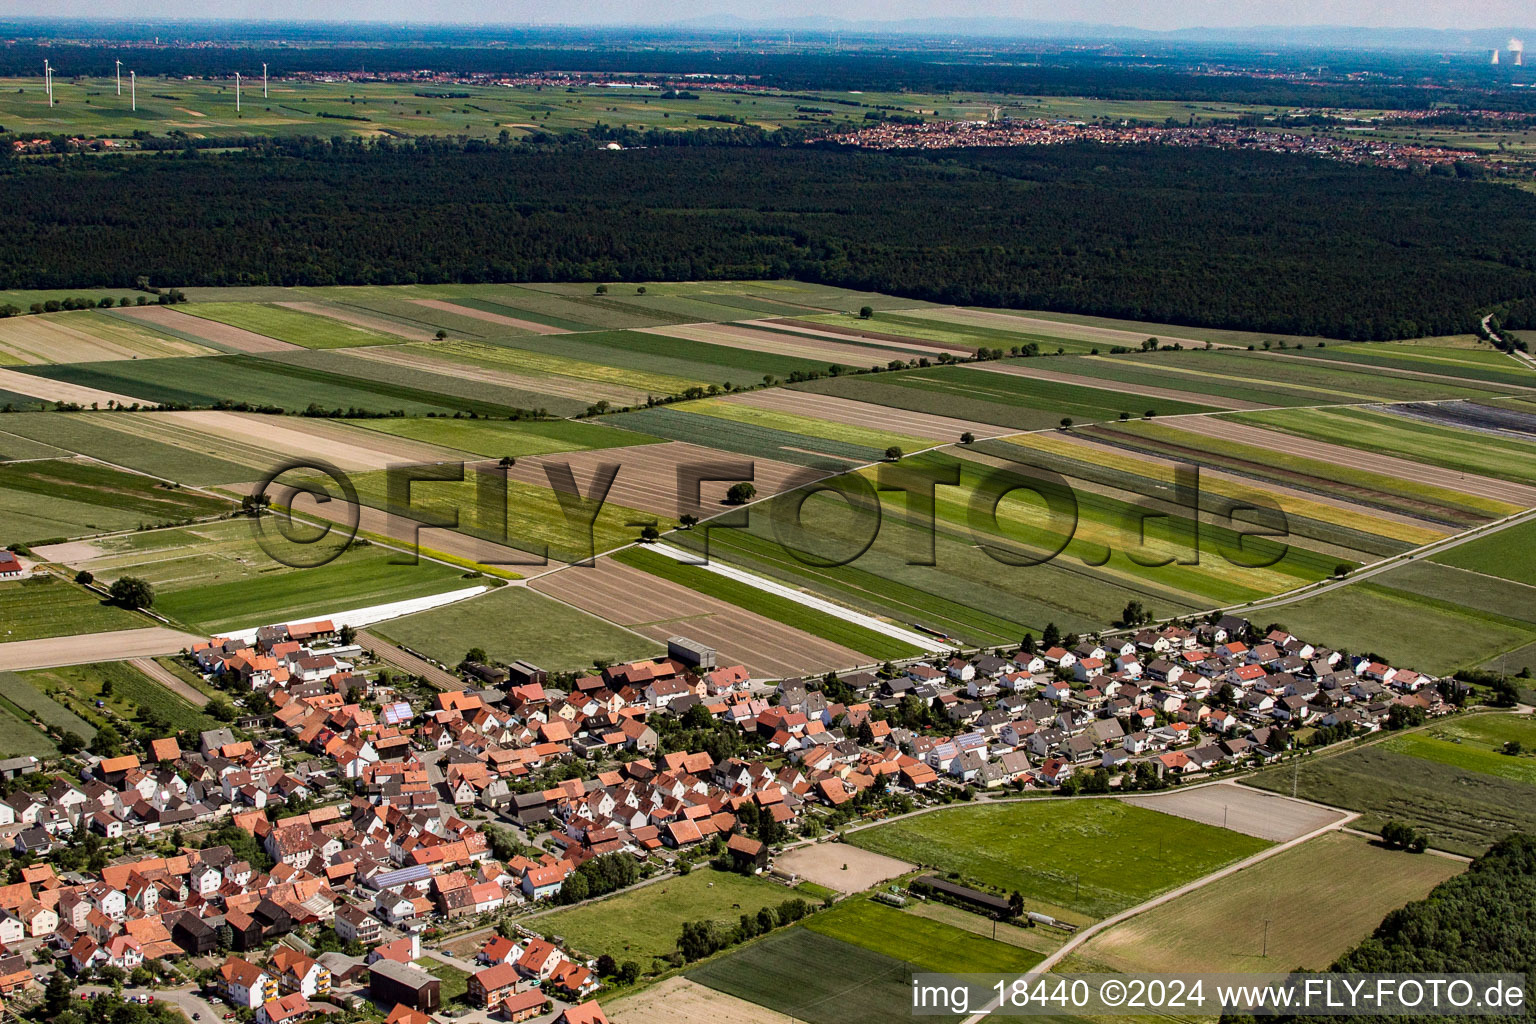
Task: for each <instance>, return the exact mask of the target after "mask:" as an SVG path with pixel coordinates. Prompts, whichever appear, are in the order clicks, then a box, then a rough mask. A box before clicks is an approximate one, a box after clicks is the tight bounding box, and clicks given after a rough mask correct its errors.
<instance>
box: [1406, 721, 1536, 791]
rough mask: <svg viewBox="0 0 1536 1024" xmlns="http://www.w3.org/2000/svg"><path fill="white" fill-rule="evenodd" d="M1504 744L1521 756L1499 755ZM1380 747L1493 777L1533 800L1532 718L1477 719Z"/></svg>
mask: <svg viewBox="0 0 1536 1024" xmlns="http://www.w3.org/2000/svg"><path fill="white" fill-rule="evenodd" d="M1506 743H1515V744H1519V749H1520V750H1521V753H1519V754H1506V753H1504V752H1503V750H1504V745H1505V744H1506ZM1382 747H1383V748H1384V749H1386V750H1390V751H1392V752H1393V753H1397V754H1407V755H1409V756H1410V757H1418V758H1423V759H1424V760H1426V761H1434V762H1436V763H1438V764H1444V765H1450V766H1451V767H1453V768H1460V769H1463V770H1465V771H1470V772H1479V773H1481V774H1483V775H1497V776H1498V777H1499V778H1503V779H1509V780H1510V781H1511V782H1521V783H1524V784H1525V785H1527V786H1531V787H1533V791H1532V797H1533V798H1536V718H1532V717H1530V716H1528V715H1520V716H1515V715H1477V716H1475V717H1472V718H1458V719H1453V720H1451V721H1449V722H1444V723H1439V724H1436V725H1432V726H1430V727H1429V728H1427V729H1423V730H1417V731H1414V732H1411V733H1406V734H1404V735H1401V736H1393V737H1391V738H1390V739H1388V740H1386V741H1384V742H1383V743H1382Z"/></svg>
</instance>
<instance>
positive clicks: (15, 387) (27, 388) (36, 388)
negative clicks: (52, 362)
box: [0, 367, 154, 406]
mask: <svg viewBox="0 0 1536 1024" xmlns="http://www.w3.org/2000/svg"><path fill="white" fill-rule="evenodd" d="M0 391H14V392H15V393H16V394H18V395H30V396H31V397H33V398H42V399H45V400H47V401H49V402H73V403H75V404H76V405H90V404H91V403H93V402H94V403H96V404H97V405H103V406H104V405H106V404H107V403H108V402H117V403H118V404H120V405H134V404H136V403H137V404H147V405H153V404H154V403H153V402H145V400H144V399H142V398H134V397H133V396H131V395H120V394H118V393H117V392H115V391H102V390H101V389H100V388H88V387H85V386H84V385H81V384H70V383H68V382H66V381H62V380H52V379H50V378H48V377H35V376H33V375H32V374H30V373H19V372H17V371H16V370H7V369H4V368H3V367H0Z"/></svg>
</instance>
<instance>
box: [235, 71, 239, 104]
mask: <svg viewBox="0 0 1536 1024" xmlns="http://www.w3.org/2000/svg"><path fill="white" fill-rule="evenodd" d="M235 113H237V114H238V113H240V72H238V71H236V72H235Z"/></svg>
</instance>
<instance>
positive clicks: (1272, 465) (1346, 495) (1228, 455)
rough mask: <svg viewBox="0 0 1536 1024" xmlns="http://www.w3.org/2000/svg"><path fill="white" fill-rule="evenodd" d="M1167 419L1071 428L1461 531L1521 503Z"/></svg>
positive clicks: (1515, 509) (1143, 450)
mask: <svg viewBox="0 0 1536 1024" xmlns="http://www.w3.org/2000/svg"><path fill="white" fill-rule="evenodd" d="M1192 423H1193V421H1191V420H1181V421H1180V426H1178V427H1174V426H1171V425H1169V424H1166V423H1152V422H1147V421H1143V422H1132V423H1117V424H1102V425H1094V426H1088V427H1084V428H1080V429H1078V430H1076V431H1075V433H1078V434H1080V435H1082V436H1086V437H1089V438H1091V439H1093V440H1095V441H1099V442H1102V443H1105V444H1110V445H1113V446H1115V447H1118V448H1121V449H1124V450H1127V451H1131V452H1137V453H1142V454H1150V455H1156V456H1161V457H1166V458H1172V459H1175V460H1178V461H1182V462H1191V463H1195V464H1198V465H1200V466H1202V467H1209V468H1213V469H1218V470H1223V471H1226V472H1230V473H1232V474H1233V475H1235V476H1238V477H1240V478H1241V477H1248V478H1251V479H1254V480H1256V481H1268V482H1273V483H1278V484H1284V485H1286V486H1290V487H1295V488H1297V489H1298V490H1302V491H1307V492H1313V493H1317V494H1319V495H1322V496H1332V497H1337V498H1340V499H1342V500H1345V501H1350V502H1353V503H1356V504H1360V505H1364V506H1366V507H1369V508H1375V509H1380V510H1382V511H1388V512H1394V513H1397V514H1401V515H1406V516H1409V517H1413V518H1418V519H1421V520H1423V521H1424V522H1425V523H1426V524H1433V525H1439V526H1444V527H1447V528H1450V529H1452V530H1462V529H1466V528H1468V527H1471V526H1477V525H1480V524H1483V523H1486V522H1489V521H1491V520H1494V519H1498V518H1502V517H1503V516H1507V515H1511V514H1513V513H1515V512H1518V511H1520V506H1519V505H1515V504H1511V503H1509V502H1505V501H1499V500H1496V499H1488V498H1481V497H1478V496H1475V495H1471V494H1467V493H1465V492H1463V491H1459V490H1457V489H1455V488H1450V487H1440V486H1437V485H1430V484H1425V483H1422V482H1418V481H1412V480H1405V479H1403V478H1401V477H1398V476H1394V475H1392V474H1390V473H1380V472H1373V471H1369V470H1362V469H1358V468H1355V467H1348V466H1342V465H1340V464H1338V463H1337V462H1332V461H1329V460H1327V459H1322V458H1309V457H1306V456H1302V455H1296V454H1289V453H1283V452H1279V451H1275V450H1271V449H1266V448H1264V447H1262V446H1261V445H1260V444H1254V443H1248V442H1242V441H1232V440H1222V439H1218V438H1215V437H1212V436H1210V435H1208V434H1206V435H1202V434H1200V433H1196V432H1193V431H1192V430H1190V429H1189V427H1191V426H1192Z"/></svg>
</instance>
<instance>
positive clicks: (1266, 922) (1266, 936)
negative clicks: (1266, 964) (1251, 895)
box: [1259, 917, 1269, 959]
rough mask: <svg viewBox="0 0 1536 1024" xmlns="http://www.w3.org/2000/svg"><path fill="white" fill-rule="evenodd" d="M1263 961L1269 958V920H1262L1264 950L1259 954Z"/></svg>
mask: <svg viewBox="0 0 1536 1024" xmlns="http://www.w3.org/2000/svg"><path fill="white" fill-rule="evenodd" d="M1259 955H1260V956H1262V957H1264V958H1265V959H1268V958H1269V918H1267V917H1266V918H1265V919H1264V950H1263V952H1261V953H1260V954H1259Z"/></svg>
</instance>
